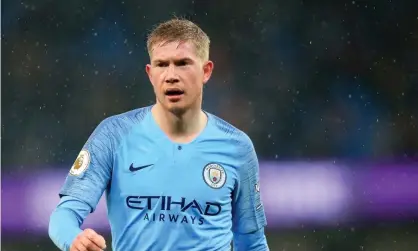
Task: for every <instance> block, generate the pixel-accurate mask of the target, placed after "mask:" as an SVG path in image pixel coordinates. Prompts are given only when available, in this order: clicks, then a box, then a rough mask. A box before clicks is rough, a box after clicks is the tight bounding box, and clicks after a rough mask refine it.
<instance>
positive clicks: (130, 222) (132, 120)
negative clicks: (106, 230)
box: [60, 106, 266, 251]
mask: <svg viewBox="0 0 418 251" xmlns="http://www.w3.org/2000/svg"><path fill="white" fill-rule="evenodd" d="M151 108H152V107H151V106H150V107H145V108H140V109H136V110H133V111H129V112H127V113H123V114H119V115H116V116H113V117H110V118H107V119H105V120H104V121H103V122H102V123H101V124H100V125H99V126H98V127H97V128H96V130H95V131H94V132H93V134H92V135H91V136H90V138H89V139H88V141H87V142H86V144H85V146H84V147H83V149H82V151H81V153H80V155H79V158H78V159H77V161H78V162H79V163H77V161H76V163H75V164H74V166H73V168H72V169H71V171H70V173H69V175H68V176H67V178H66V181H65V184H64V186H63V188H62V190H61V192H60V195H61V196H65V195H68V196H71V197H74V198H77V199H79V200H81V201H84V202H85V203H87V204H88V205H90V207H91V209H92V211H94V209H95V207H96V206H97V203H98V201H99V199H100V197H101V196H102V194H103V192H105V196H106V201H107V208H108V218H109V221H110V226H111V234H112V247H113V250H118V251H119V250H121V251H126V250H130V251H131V250H137V251H141V250H144V251H145V250H156V251H172V250H222V251H223V250H230V249H231V245H230V244H231V241H232V239H233V235H234V234H235V233H241V234H242V233H250V232H254V231H257V230H259V229H261V228H263V227H264V226H265V225H266V217H265V213H264V208H263V204H262V201H261V196H260V190H259V185H258V182H259V173H258V169H259V167H258V160H257V156H256V153H255V150H254V147H253V144H252V142H251V140H250V139H249V137H248V136H247V135H246V134H245V133H243V132H242V131H240V130H238V129H236V128H234V127H233V126H231V125H230V124H228V123H227V122H225V121H223V120H221V119H220V118H218V117H216V116H214V115H212V114H209V113H206V114H207V116H208V123H207V126H206V127H205V129H204V130H203V131H202V133H201V134H200V135H199V136H198V137H197V138H196V139H195V140H193V141H192V142H190V143H187V144H178V143H175V142H173V141H171V140H170V139H169V138H168V137H167V136H166V134H165V133H164V132H163V131H162V130H161V129H160V127H159V126H158V125H157V123H156V122H155V120H154V118H153V115H152V113H151Z"/></svg>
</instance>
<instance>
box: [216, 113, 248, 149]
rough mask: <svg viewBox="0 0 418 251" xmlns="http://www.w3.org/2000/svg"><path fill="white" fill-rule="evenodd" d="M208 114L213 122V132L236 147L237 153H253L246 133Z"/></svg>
mask: <svg viewBox="0 0 418 251" xmlns="http://www.w3.org/2000/svg"><path fill="white" fill-rule="evenodd" d="M208 114H209V116H210V117H211V119H212V121H213V124H214V126H215V130H217V131H218V133H220V135H222V137H223V138H225V139H227V140H228V141H230V143H233V144H234V145H235V146H236V149H237V152H238V153H242V154H246V153H248V152H253V151H254V145H253V142H252V140H251V138H250V137H249V136H248V134H247V133H245V132H244V131H242V130H240V129H238V128H237V127H235V126H233V125H232V124H230V123H228V122H226V121H225V120H223V119H221V118H219V117H217V116H215V115H213V114H210V113H208Z"/></svg>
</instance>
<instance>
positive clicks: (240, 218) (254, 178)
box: [232, 135, 267, 234]
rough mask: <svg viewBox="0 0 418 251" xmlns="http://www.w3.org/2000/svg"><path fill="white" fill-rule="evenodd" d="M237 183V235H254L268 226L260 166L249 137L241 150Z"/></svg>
mask: <svg viewBox="0 0 418 251" xmlns="http://www.w3.org/2000/svg"><path fill="white" fill-rule="evenodd" d="M239 151H240V152H239V154H238V155H239V156H238V158H239V160H240V161H239V162H240V163H241V165H240V166H238V167H237V177H238V179H237V182H236V186H235V190H234V194H233V202H232V203H233V204H232V214H233V215H232V218H233V231H234V233H235V234H247V233H253V232H255V231H257V230H259V229H261V228H263V227H264V226H266V225H267V220H266V216H265V213H264V207H263V203H262V200H261V195H260V184H259V164H258V158H257V154H256V152H255V149H254V146H253V143H252V142H251V140H250V138H249V137H248V136H247V135H244V140H243V143H242V145H241V146H240V148H239Z"/></svg>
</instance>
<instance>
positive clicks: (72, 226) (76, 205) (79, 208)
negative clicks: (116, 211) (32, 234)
mask: <svg viewBox="0 0 418 251" xmlns="http://www.w3.org/2000/svg"><path fill="white" fill-rule="evenodd" d="M89 212H90V207H89V206H88V205H87V204H86V203H84V202H82V201H79V200H77V199H75V198H73V197H70V196H65V197H63V199H61V201H60V203H59V204H58V206H57V208H56V209H55V210H54V212H53V213H52V214H51V217H50V222H49V229H48V233H49V237H50V238H51V240H52V241H53V242H54V243H55V245H56V246H57V247H58V248H59V249H60V250H65V251H67V250H70V247H71V243H72V242H73V240H74V239H75V238H76V236H77V235H78V234H79V233H80V232H82V230H81V229H80V226H81V224H82V223H83V221H84V219H85V217H86V216H87V215H88V214H89Z"/></svg>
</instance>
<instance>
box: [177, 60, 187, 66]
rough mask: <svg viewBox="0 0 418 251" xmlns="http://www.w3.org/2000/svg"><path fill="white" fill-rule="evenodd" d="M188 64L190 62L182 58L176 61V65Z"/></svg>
mask: <svg viewBox="0 0 418 251" xmlns="http://www.w3.org/2000/svg"><path fill="white" fill-rule="evenodd" d="M188 64H189V62H187V60H180V61H177V62H176V66H186V65H188Z"/></svg>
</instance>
